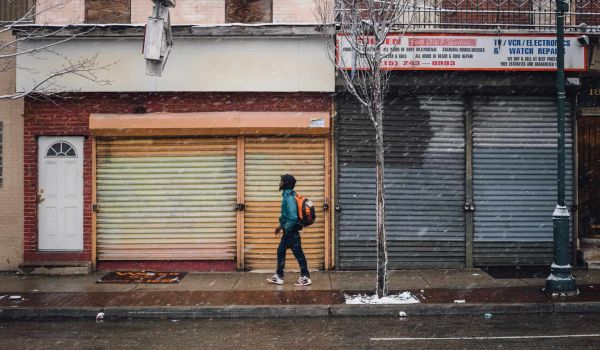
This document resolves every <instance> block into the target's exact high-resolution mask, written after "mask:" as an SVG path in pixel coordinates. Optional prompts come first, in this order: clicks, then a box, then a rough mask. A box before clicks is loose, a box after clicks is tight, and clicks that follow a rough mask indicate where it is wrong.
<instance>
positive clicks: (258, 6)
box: [225, 0, 273, 23]
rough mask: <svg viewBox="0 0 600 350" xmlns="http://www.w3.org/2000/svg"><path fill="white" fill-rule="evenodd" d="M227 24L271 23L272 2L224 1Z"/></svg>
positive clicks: (257, 0)
mask: <svg viewBox="0 0 600 350" xmlns="http://www.w3.org/2000/svg"><path fill="white" fill-rule="evenodd" d="M225 22H227V23H271V22H273V0H225Z"/></svg>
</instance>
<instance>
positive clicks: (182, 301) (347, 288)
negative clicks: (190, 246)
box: [0, 269, 600, 319]
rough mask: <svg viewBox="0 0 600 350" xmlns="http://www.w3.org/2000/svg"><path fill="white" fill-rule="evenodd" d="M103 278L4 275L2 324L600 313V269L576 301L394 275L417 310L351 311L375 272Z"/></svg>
mask: <svg viewBox="0 0 600 350" xmlns="http://www.w3.org/2000/svg"><path fill="white" fill-rule="evenodd" d="M103 275H104V273H97V274H92V275H85V276H23V275H15V274H0V319H15V318H54V317H84V318H94V317H96V314H97V313H98V312H99V311H102V312H104V313H105V317H106V318H107V319H110V318H129V317H152V318H185V317H262V316H272V317H284V316H337V315H340V316H344V315H345V316H358V315H361V316H362V315H396V316H397V315H398V312H400V311H404V312H405V313H406V314H407V315H409V316H411V315H412V316H414V315H425V314H427V315H431V314H483V313H553V312H600V270H576V271H574V275H575V278H576V280H577V285H578V288H579V290H580V292H581V293H580V295H578V296H576V297H570V298H560V297H551V296H548V295H546V294H545V293H543V292H542V290H541V288H542V287H543V286H544V283H545V278H526V279H523V278H521V279H519V278H513V279H494V278H493V277H491V276H490V275H489V274H487V273H486V272H484V271H482V270H479V269H470V270H464V269H463V270H402V271H390V274H389V281H390V282H389V289H390V291H391V292H403V291H410V292H411V293H413V295H415V296H416V297H417V298H418V299H419V300H420V301H421V303H419V304H409V305H346V304H345V303H344V294H345V293H350V294H352V293H354V294H355V293H361V292H362V293H365V292H373V291H374V285H375V272H374V271H354V272H339V271H330V272H327V271H325V272H315V273H313V274H312V276H311V277H312V280H313V285H311V286H309V287H294V286H293V282H294V280H295V278H296V274H293V273H289V274H288V275H287V280H286V284H285V285H283V286H277V285H272V284H269V283H268V282H266V278H267V277H268V276H270V274H262V273H248V272H234V273H188V274H187V275H186V276H185V277H184V279H183V280H182V281H181V282H180V283H178V284H160V285H154V284H97V283H96V280H97V279H99V278H100V277H101V276H103ZM3 296H4V297H3ZM10 296H14V297H15V296H20V297H21V298H22V299H21V300H10V299H9V297H10ZM13 299H14V298H13ZM456 301H458V302H456ZM463 301H464V302H463Z"/></svg>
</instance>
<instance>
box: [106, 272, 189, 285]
mask: <svg viewBox="0 0 600 350" xmlns="http://www.w3.org/2000/svg"><path fill="white" fill-rule="evenodd" d="M185 274H186V272H154V271H115V272H110V273H109V274H107V275H106V276H104V277H102V278H100V279H99V280H98V281H97V283H156V284H158V283H179V282H181V280H182V279H183V276H185Z"/></svg>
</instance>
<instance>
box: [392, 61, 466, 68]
mask: <svg viewBox="0 0 600 350" xmlns="http://www.w3.org/2000/svg"><path fill="white" fill-rule="evenodd" d="M425 65H432V66H436V67H452V66H456V61H431V62H430V63H428V62H421V61H408V60H407V61H392V60H385V61H383V66H384V67H400V66H402V67H407V66H408V67H416V66H425Z"/></svg>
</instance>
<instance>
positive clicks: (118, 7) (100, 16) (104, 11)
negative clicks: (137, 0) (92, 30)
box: [85, 0, 131, 23]
mask: <svg viewBox="0 0 600 350" xmlns="http://www.w3.org/2000/svg"><path fill="white" fill-rule="evenodd" d="M85 22H86V23H131V0H86V2H85Z"/></svg>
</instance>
